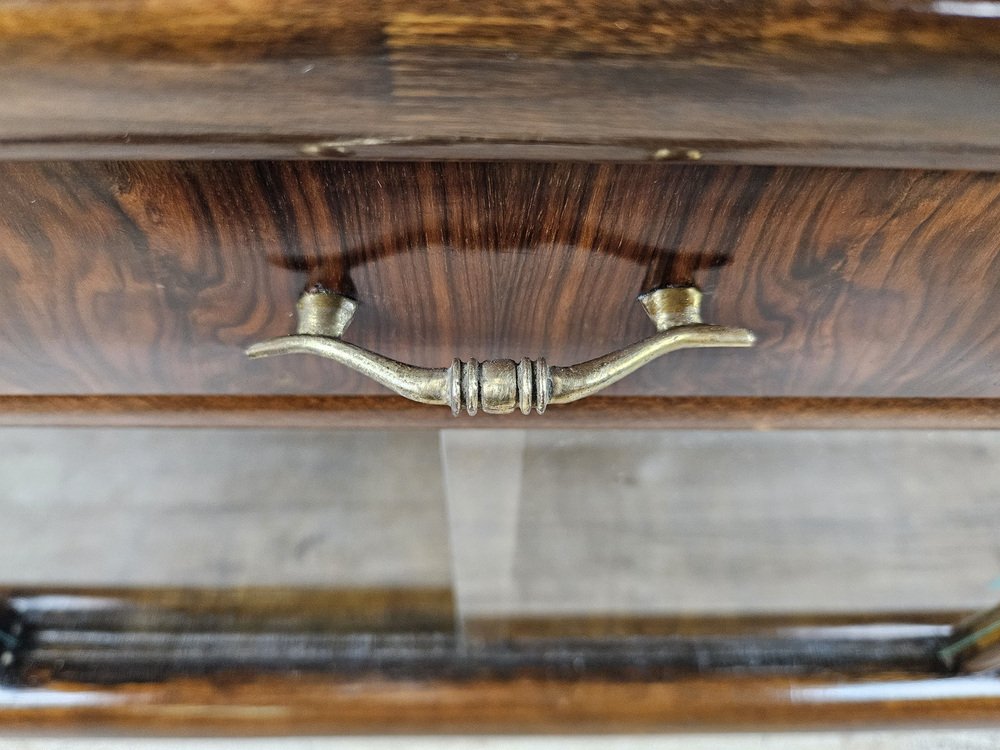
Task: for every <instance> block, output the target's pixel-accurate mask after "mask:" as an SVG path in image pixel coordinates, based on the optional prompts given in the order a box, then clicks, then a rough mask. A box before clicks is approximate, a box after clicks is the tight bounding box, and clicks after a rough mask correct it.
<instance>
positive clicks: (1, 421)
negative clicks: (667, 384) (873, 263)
mask: <svg viewBox="0 0 1000 750" xmlns="http://www.w3.org/2000/svg"><path fill="white" fill-rule="evenodd" d="M0 426H2V427H14V426H53V427H74V426H75V427H98V426H108V427H142V426H159V427H295V428H317V429H327V428H352V429H354V428H371V429H383V428H455V429H461V428H468V427H480V428H498V427H499V428H513V429H525V428H531V429H538V428H555V429H558V428H567V427H573V428H578V427H579V428H591V429H598V428H619V429H621V428H636V429H713V430H723V429H751V430H770V429H928V430H931V429H934V430H938V429H998V428H1000V399H990V398H984V399H977V398H953V399H921V398H744V397H695V398H658V397H614V396H594V397H592V398H590V399H588V400H586V401H582V402H579V403H575V404H565V405H562V406H559V407H558V408H556V407H553V408H552V409H550V410H549V411H547V412H546V413H545V414H544V415H542V416H539V415H528V416H523V415H521V414H509V415H504V416H488V417H483V416H480V417H479V418H473V417H461V416H460V417H452V416H451V413H450V412H449V411H448V410H447V409H440V408H435V407H428V406H424V405H422V404H415V403H413V402H411V401H408V400H406V399H403V398H399V397H393V396H386V397H380V396H273V395H267V396H176V395H150V396H0Z"/></svg>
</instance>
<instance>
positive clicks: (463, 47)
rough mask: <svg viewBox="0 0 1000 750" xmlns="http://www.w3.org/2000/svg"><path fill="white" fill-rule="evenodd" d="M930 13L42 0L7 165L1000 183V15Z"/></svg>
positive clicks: (833, 4)
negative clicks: (248, 164) (776, 173)
mask: <svg viewBox="0 0 1000 750" xmlns="http://www.w3.org/2000/svg"><path fill="white" fill-rule="evenodd" d="M977 7H978V6H976V4H975V3H966V2H961V1H960V2H951V3H936V2H932V0H902V1H899V2H896V1H893V0H860V1H859V0H814V1H813V2H801V1H799V0H763V1H762V2H754V3H746V2H741V1H740V0H713V2H700V1H699V0H658V1H657V2H651V3H630V2H623V0H587V1H586V2H585V1H583V0H548V1H547V2H545V3H528V4H526V3H524V2H521V1H520V0H503V1H502V2H481V1H479V0H476V1H469V0H465V1H463V2H459V1H458V0H379V1H378V2H369V3H355V2H350V0H335V1H332V2H325V3H317V2H311V1H310V0H293V1H292V2H280V3H279V2H277V1H276V0H239V1H238V2H229V3H223V4H219V3H213V4H205V3H198V2H194V0H175V1H172V2H167V1H165V0H157V1H155V2H142V1H140V0H111V1H110V2H109V1H107V0H26V1H24V2H17V3H5V4H3V5H2V6H0V100H2V101H3V102H4V104H5V106H4V107H3V109H2V110H0V156H2V157H4V158H36V159H37V158H80V157H88V158H116V159H120V158H233V157H254V158H296V157H302V156H316V155H320V156H330V157H334V158H339V157H342V156H344V155H351V156H353V157H354V158H375V157H380V158H381V157H390V158H508V159H509V158H534V159H543V158H544V159H557V158H576V159H588V160H594V159H634V160H644V161H645V160H652V159H654V158H657V154H661V153H662V152H663V150H664V149H667V150H669V151H670V154H669V158H678V157H679V158H682V159H684V158H687V154H689V153H690V152H698V154H699V157H700V158H702V159H705V160H710V161H724V162H750V163H769V164H783V163H784V164H787V163H791V164H810V165H847V166H875V165H880V166H897V167H924V168H931V167H948V168H984V169H985V168H990V169H1000V146H998V145H997V144H998V143H1000V124H998V121H1000V120H998V118H997V114H998V112H1000V91H998V89H997V87H996V86H995V84H994V82H995V75H996V65H997V62H998V60H1000V41H998V40H1000V19H997V18H992V17H988V16H989V14H985V17H984V14H983V13H982V12H977V11H976V8H977Z"/></svg>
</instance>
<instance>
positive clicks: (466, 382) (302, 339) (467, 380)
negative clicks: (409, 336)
mask: <svg viewBox="0 0 1000 750" xmlns="http://www.w3.org/2000/svg"><path fill="white" fill-rule="evenodd" d="M639 302H640V303H641V304H642V306H643V308H644V309H645V310H646V314H647V315H649V318H650V320H652V321H653V323H654V324H655V325H656V331H657V332H656V333H655V334H654V335H652V336H650V337H649V338H646V339H643V340H642V341H639V342H637V343H635V344H632V345H631V346H627V347H625V348H624V349H621V350H619V351H617V352H613V353H611V354H606V355H604V356H603V357H598V358H596V359H592V360H590V361H588V362H581V363H580V364H576V365H571V366H569V367H553V366H550V365H549V364H547V363H546V361H545V360H544V359H538V360H530V359H527V358H525V359H522V360H521V361H520V362H514V361H513V360H510V359H493V360H489V361H487V362H478V361H477V360H475V359H470V360H469V361H468V362H462V361H461V360H458V359H456V360H454V361H453V362H452V363H451V366H450V367H442V368H428V367H414V366H413V365H408V364H404V363H403V362H397V361H396V360H394V359H389V358H388V357H383V356H382V355H381V354H376V353H375V352H370V351H368V350H366V349H362V348H361V347H358V346H355V345H354V344H348V343H347V342H346V341H343V340H342V339H341V336H342V335H343V334H344V331H345V330H347V326H348V325H349V324H350V322H351V318H352V317H353V315H354V311H355V309H356V308H357V303H356V302H355V301H354V300H351V299H348V298H347V297H344V296H343V295H340V294H337V293H336V292H331V291H329V290H327V289H324V288H322V287H319V286H316V287H312V288H310V289H307V290H306V291H305V292H304V293H303V295H302V296H301V297H300V298H299V302H298V306H297V310H298V326H297V329H296V334H295V335H293V336H282V337H281V338H276V339H271V340H269V341H263V342H261V343H259V344H254V345H253V346H251V347H250V348H249V349H247V350H246V353H247V356H248V357H251V358H258V357H273V356H277V355H282V354H315V355H317V356H320V357H326V358H327V359H332V360H334V361H336V362H340V363H341V364H343V365H346V366H347V367H350V368H352V369H354V370H357V371H358V372H360V373H362V374H363V375H367V376H368V377H369V378H371V379H372V380H374V381H376V382H378V383H381V384H382V385H384V386H386V387H387V388H389V389H391V390H393V391H395V392H396V393H398V394H399V395H401V396H405V397H406V398H408V399H411V400H412V401H419V402H420V403H423V404H447V405H448V406H450V407H451V411H452V413H453V414H455V415H456V416H457V415H458V413H459V412H460V411H461V410H462V409H463V408H465V410H466V411H467V412H468V413H469V414H475V413H476V412H477V411H478V410H479V409H482V410H483V411H484V412H486V413H487V414H509V413H510V412H512V411H514V409H520V410H521V413H522V414H527V413H529V412H530V411H531V409H532V408H534V409H535V410H537V411H538V413H539V414H542V413H543V412H544V411H545V408H546V407H547V406H548V405H549V404H566V403H569V402H570V401H577V400H579V399H581V398H584V397H586V396H589V395H591V394H592V393H596V392H597V391H599V390H601V389H603V388H606V387H608V386H609V385H611V384H612V383H616V382H618V381H619V380H621V379H622V378H624V377H625V376H626V375H629V374H630V373H632V372H634V371H635V370H637V369H639V368H640V367H642V366H643V365H645V364H647V363H649V362H651V361H653V360H654V359H656V358H658V357H661V356H663V355H664V354H666V353H667V352H672V351H675V350H677V349H693V348H704V347H745V346H753V343H754V335H753V333H751V332H750V331H748V330H746V329H744V328H723V327H721V326H713V325H705V324H704V323H702V322H701V292H699V291H698V290H697V289H695V288H694V287H665V288H663V289H656V290H654V291H652V292H649V293H648V294H643V295H641V296H640V297H639Z"/></svg>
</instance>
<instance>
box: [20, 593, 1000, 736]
mask: <svg viewBox="0 0 1000 750" xmlns="http://www.w3.org/2000/svg"><path fill="white" fill-rule="evenodd" d="M257 593H259V592H255V591H253V590H247V591H242V592H239V593H238V594H237V593H233V592H230V593H225V592H223V593H218V592H216V593H213V592H207V591H189V592H182V591H167V592H156V591H114V590H58V589H47V590H41V591H37V590H35V591H33V590H16V591H7V592H5V596H4V604H5V607H4V616H3V618H2V622H0V627H2V628H3V642H4V647H5V649H6V650H7V652H8V653H10V654H12V655H13V661H11V659H10V658H7V659H5V663H4V664H5V665H4V675H3V676H4V679H5V682H6V685H5V687H4V689H3V690H0V718H2V719H3V721H4V726H5V728H7V729H8V730H25V729H30V730H33V731H46V732H50V731H53V730H60V729H70V730H86V731H102V732H107V731H115V732H125V733H135V732H142V733H148V732H150V731H155V732H163V733H172V734H195V733H226V734H311V733H330V732H344V731H350V732H359V731H362V732H363V731H377V732H379V733H394V732H412V731H416V732H421V731H432V732H438V733H439V732H451V731H475V732H512V731H561V732H590V731H605V732H606V731H657V730H664V729H683V728H687V729H690V728H713V727H714V728H741V727H743V728H745V727H749V726H753V727H754V728H755V729H760V728H763V727H768V728H791V727H796V728H801V727H823V726H830V725H833V724H837V725H838V726H841V727H844V726H852V727H857V726H865V725H869V726H870V725H885V724H894V723H908V724H911V725H912V724H917V725H919V724H930V723H933V724H936V725H956V724H975V723H980V724H981V723H984V722H988V721H994V722H995V720H996V715H997V714H996V711H997V709H998V708H1000V702H998V698H997V694H998V691H1000V682H998V681H997V680H996V679H995V678H992V677H985V678H975V679H970V678H967V677H954V676H952V675H951V674H950V673H949V672H948V670H947V669H945V668H944V666H943V665H942V664H941V663H940V662H939V660H938V657H937V654H938V652H939V650H940V649H941V648H942V647H943V646H944V645H946V644H947V643H948V641H949V638H950V637H951V633H952V628H951V627H950V626H949V625H948V623H949V622H955V621H957V619H958V618H959V617H961V614H960V613H944V612H939V613H932V614H924V615H921V614H904V613H899V614H895V615H881V616H873V615H855V616H851V615H836V616H830V615H826V616H805V615H799V616H795V617H786V618H783V617H777V616H773V617H757V618H743V619H739V618H737V619H726V618H715V619H711V618H696V617H689V618H681V619H676V618H675V619H670V618H660V619H658V620H655V621H648V622H646V621H643V620H641V619H636V620H631V621H628V620H624V619H621V618H619V619H618V620H616V621H614V622H612V621H611V620H603V621H600V622H597V623H587V622H577V623H566V622H558V621H538V620H536V621H533V622H523V623H519V624H516V625H515V626H514V627H513V628H506V629H505V630H504V636H503V637H502V638H501V639H500V640H494V639H491V638H490V637H489V636H488V635H487V633H488V626H487V628H486V629H480V630H479V633H480V635H479V636H478V637H476V638H473V639H471V640H468V641H465V642H462V644H461V646H460V647H459V645H458V643H459V642H458V641H456V640H455V639H454V638H453V636H452V635H451V634H450V633H449V631H448V630H447V629H442V630H438V631H435V630H434V629H433V628H434V624H433V620H432V621H425V622H424V626H423V629H420V630H410V631H407V632H392V631H385V630H382V631H381V634H377V633H374V632H362V631H350V630H349V629H345V627H344V620H343V618H342V617H340V616H339V614H338V604H337V597H336V596H333V595H331V594H329V593H324V592H318V593H308V592H285V593H284V594H282V595H278V596H277V598H276V594H275V592H273V591H272V592H265V595H264V596H263V597H261V598H258V596H257V595H256V594H257ZM346 596H347V601H348V602H349V603H350V606H349V609H351V610H353V611H355V612H361V611H362V610H363V606H362V607H361V608H360V609H359V607H358V605H359V603H362V602H364V601H365V595H351V594H347V595H346ZM367 596H368V597H369V598H370V601H372V602H374V603H375V607H374V611H375V612H376V613H377V615H378V622H379V623H382V625H383V627H384V624H385V623H386V622H395V623H397V624H398V625H400V626H404V627H405V625H406V618H405V616H404V617H400V614H401V613H402V612H405V611H407V607H408V606H409V607H412V605H413V604H414V602H415V601H422V602H423V604H422V605H419V606H426V605H427V604H428V603H431V602H432V601H435V599H434V597H430V598H427V597H426V596H425V597H424V599H423V600H420V599H419V597H418V598H417V599H416V600H414V599H412V598H411V599H410V600H409V603H407V599H406V597H400V596H395V597H393V596H387V595H386V594H385V593H384V592H383V593H382V594H379V593H378V592H369V594H368V595H367ZM437 601H440V600H439V599H438V600H437ZM296 602H297V603H298V606H299V608H300V610H301V614H298V613H296V611H295V609H294V604H295V603H296ZM393 602H394V603H395V605H402V607H401V608H398V607H397V609H395V610H393V606H394V605H393V604H392V603H393ZM387 604H388V605H389V609H388V610H387V609H386V605H387ZM433 606H434V605H432V607H433ZM393 611H395V612H396V614H395V615H393V614H391V612H393ZM428 611H430V610H428ZM387 612H388V613H390V614H388V617H387ZM350 619H351V618H349V620H350ZM353 621H354V622H359V621H357V620H356V616H355V619H354V620H353ZM427 626H430V627H431V629H429V630H428V629H427ZM581 636H583V637H582V638H581Z"/></svg>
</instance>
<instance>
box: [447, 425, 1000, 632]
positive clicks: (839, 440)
mask: <svg viewBox="0 0 1000 750" xmlns="http://www.w3.org/2000/svg"><path fill="white" fill-rule="evenodd" d="M442 444H443V450H444V456H445V463H446V466H447V477H446V487H447V491H448V507H449V514H450V523H451V527H452V541H453V548H454V554H455V566H454V570H455V586H456V595H457V598H458V606H459V611H460V613H461V614H462V616H463V618H465V619H467V620H468V619H479V618H483V619H489V618H504V617H515V616H543V615H553V616H568V615H607V614H613V615H623V616H642V615H657V614H676V613H766V612H809V611H813V612H823V611H893V610H928V609H930V610H938V609H965V608H978V607H985V606H991V605H993V604H994V603H995V601H996V599H997V598H998V595H1000V434H997V433H989V432H978V433H918V432H850V433H848V432H780V433H751V432H687V433H684V432H659V433H658V432H647V431H641V432H640V431H604V432H597V431H595V432H579V431H577V432H569V431H548V430H546V431H533V432H524V433H517V434H515V433H514V432H508V431H492V430H490V431H483V432H477V433H476V434H475V435H474V436H471V437H470V436H469V435H468V433H465V432H458V431H446V432H445V433H443V435H442ZM477 455H478V456H479V459H478V460H477V459H476V458H475V457H476V456H477ZM512 455H514V456H516V460H512V459H511V458H510V456H512ZM494 457H496V458H499V457H503V462H502V464H498V461H496V460H494ZM501 466H502V468H500V467H501Z"/></svg>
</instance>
